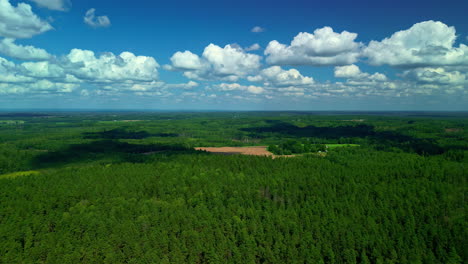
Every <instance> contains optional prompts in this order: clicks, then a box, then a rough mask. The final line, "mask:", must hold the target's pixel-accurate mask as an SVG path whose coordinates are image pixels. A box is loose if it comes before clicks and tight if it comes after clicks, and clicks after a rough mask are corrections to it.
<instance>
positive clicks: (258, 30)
mask: <svg viewBox="0 0 468 264" xmlns="http://www.w3.org/2000/svg"><path fill="white" fill-rule="evenodd" d="M250 31H252V32H253V33H261V32H264V31H265V29H264V28H262V27H259V26H255V27H253V28H252V29H251V30H250Z"/></svg>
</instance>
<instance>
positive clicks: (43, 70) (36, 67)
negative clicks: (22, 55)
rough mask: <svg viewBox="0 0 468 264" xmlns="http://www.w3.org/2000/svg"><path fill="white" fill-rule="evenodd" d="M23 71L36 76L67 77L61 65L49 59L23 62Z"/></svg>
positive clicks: (27, 74)
mask: <svg viewBox="0 0 468 264" xmlns="http://www.w3.org/2000/svg"><path fill="white" fill-rule="evenodd" d="M21 72H22V73H23V74H24V75H26V76H29V77H35V78H61V77H65V70H64V69H63V68H62V67H61V66H60V65H58V64H54V63H50V62H48V61H41V62H25V63H22V64H21Z"/></svg>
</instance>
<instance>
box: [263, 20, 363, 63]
mask: <svg viewBox="0 0 468 264" xmlns="http://www.w3.org/2000/svg"><path fill="white" fill-rule="evenodd" d="M356 38H357V34H356V33H350V32H348V31H343V32H341V33H336V32H334V31H333V29H332V28H331V27H323V28H320V29H316V30H315V31H314V33H313V34H311V33H307V32H302V33H299V34H298V35H297V36H296V37H294V39H293V40H292V41H291V44H290V45H289V46H288V45H285V44H281V43H279V42H278V41H276V40H273V41H271V42H270V43H269V44H268V46H267V48H266V49H265V55H267V56H268V57H267V59H266V60H267V62H268V63H269V64H276V65H312V66H325V65H346V64H352V63H354V62H356V61H357V59H358V57H359V56H360V47H361V44H360V43H357V42H355V39H356Z"/></svg>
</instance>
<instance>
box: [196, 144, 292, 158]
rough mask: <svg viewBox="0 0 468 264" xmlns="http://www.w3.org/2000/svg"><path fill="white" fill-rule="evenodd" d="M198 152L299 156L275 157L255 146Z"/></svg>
mask: <svg viewBox="0 0 468 264" xmlns="http://www.w3.org/2000/svg"><path fill="white" fill-rule="evenodd" d="M195 149H196V150H203V151H207V152H211V153H215V154H220V155H236V154H237V155H253V156H268V157H272V158H279V157H295V156H297V155H274V154H273V153H271V152H269V151H268V150H267V147H266V146H255V147H218V148H216V147H208V148H204V147H199V148H195Z"/></svg>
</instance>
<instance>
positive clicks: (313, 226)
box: [0, 113, 468, 263]
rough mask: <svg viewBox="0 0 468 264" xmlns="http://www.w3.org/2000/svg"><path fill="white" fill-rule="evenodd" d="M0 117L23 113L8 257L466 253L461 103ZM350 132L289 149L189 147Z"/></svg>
mask: <svg viewBox="0 0 468 264" xmlns="http://www.w3.org/2000/svg"><path fill="white" fill-rule="evenodd" d="M363 119H365V120H366V121H361V120H363ZM0 120H18V121H24V123H22V122H9V123H0V263H467V262H468V256H467V254H466V237H467V236H468V232H467V230H468V229H467V228H466V212H465V211H466V202H465V198H464V197H465V194H466V191H467V186H466V179H467V170H466V168H467V166H468V160H467V150H468V143H467V142H468V140H467V139H468V137H467V132H466V131H467V130H466V125H467V123H468V122H467V119H466V117H463V116H457V117H453V118H452V117H432V118H428V117H427V116H426V117H421V116H411V117H404V116H403V117H399V116H385V117H384V116H352V117H350V116H329V115H327V116H321V115H315V114H310V113H309V114H308V113H209V114H207V113H166V114H154V113H122V114H115V113H109V114H107V113H100V114H91V113H81V114H73V115H72V114H62V115H60V116H58V115H52V114H49V115H40V114H39V115H14V114H12V115H7V116H6V117H2V118H0ZM119 120H122V122H120V121H119ZM128 120H131V121H134V120H143V121H135V122H128ZM356 120H357V121H356ZM410 121H411V122H410ZM355 122H358V123H359V124H354V123H355ZM362 122H365V123H363V124H361V123H362ZM285 124H288V125H285ZM278 126H280V127H281V129H278ZM262 127H263V128H267V127H272V128H274V129H270V130H268V129H263V130H259V129H258V128H262ZM248 129H251V130H248ZM294 129H297V130H298V131H296V132H294V131H292V132H291V131H290V130H294ZM359 131H360V132H359ZM134 132H135V134H134V135H133V134H132V133H134ZM326 132H330V133H331V134H330V135H327V133H326ZM360 133H362V134H360ZM349 143H353V144H359V145H360V146H361V147H356V148H354V147H343V148H328V149H327V152H326V155H324V156H323V157H322V156H318V155H304V156H298V157H295V158H276V159H271V158H269V157H257V156H240V155H233V156H223V155H213V154H210V153H205V152H201V151H194V150H192V149H191V147H193V146H247V145H259V146H261V145H264V146H265V145H269V146H270V148H271V151H273V152H275V151H277V152H279V151H282V152H284V151H285V150H287V151H290V152H291V153H293V151H294V152H295V153H305V152H306V153H309V152H312V153H313V152H317V151H319V150H320V151H321V150H323V146H324V145H323V144H349ZM319 147H320V148H321V149H319ZM275 148H276V149H275ZM283 154H284V153H283ZM33 170H34V171H35V173H30V174H28V173H25V174H21V173H17V174H15V172H21V171H33ZM2 174H3V175H2ZM12 175H13V176H12ZM21 175H23V176H21ZM25 175H26V176H25ZM27 175H29V176H27Z"/></svg>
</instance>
